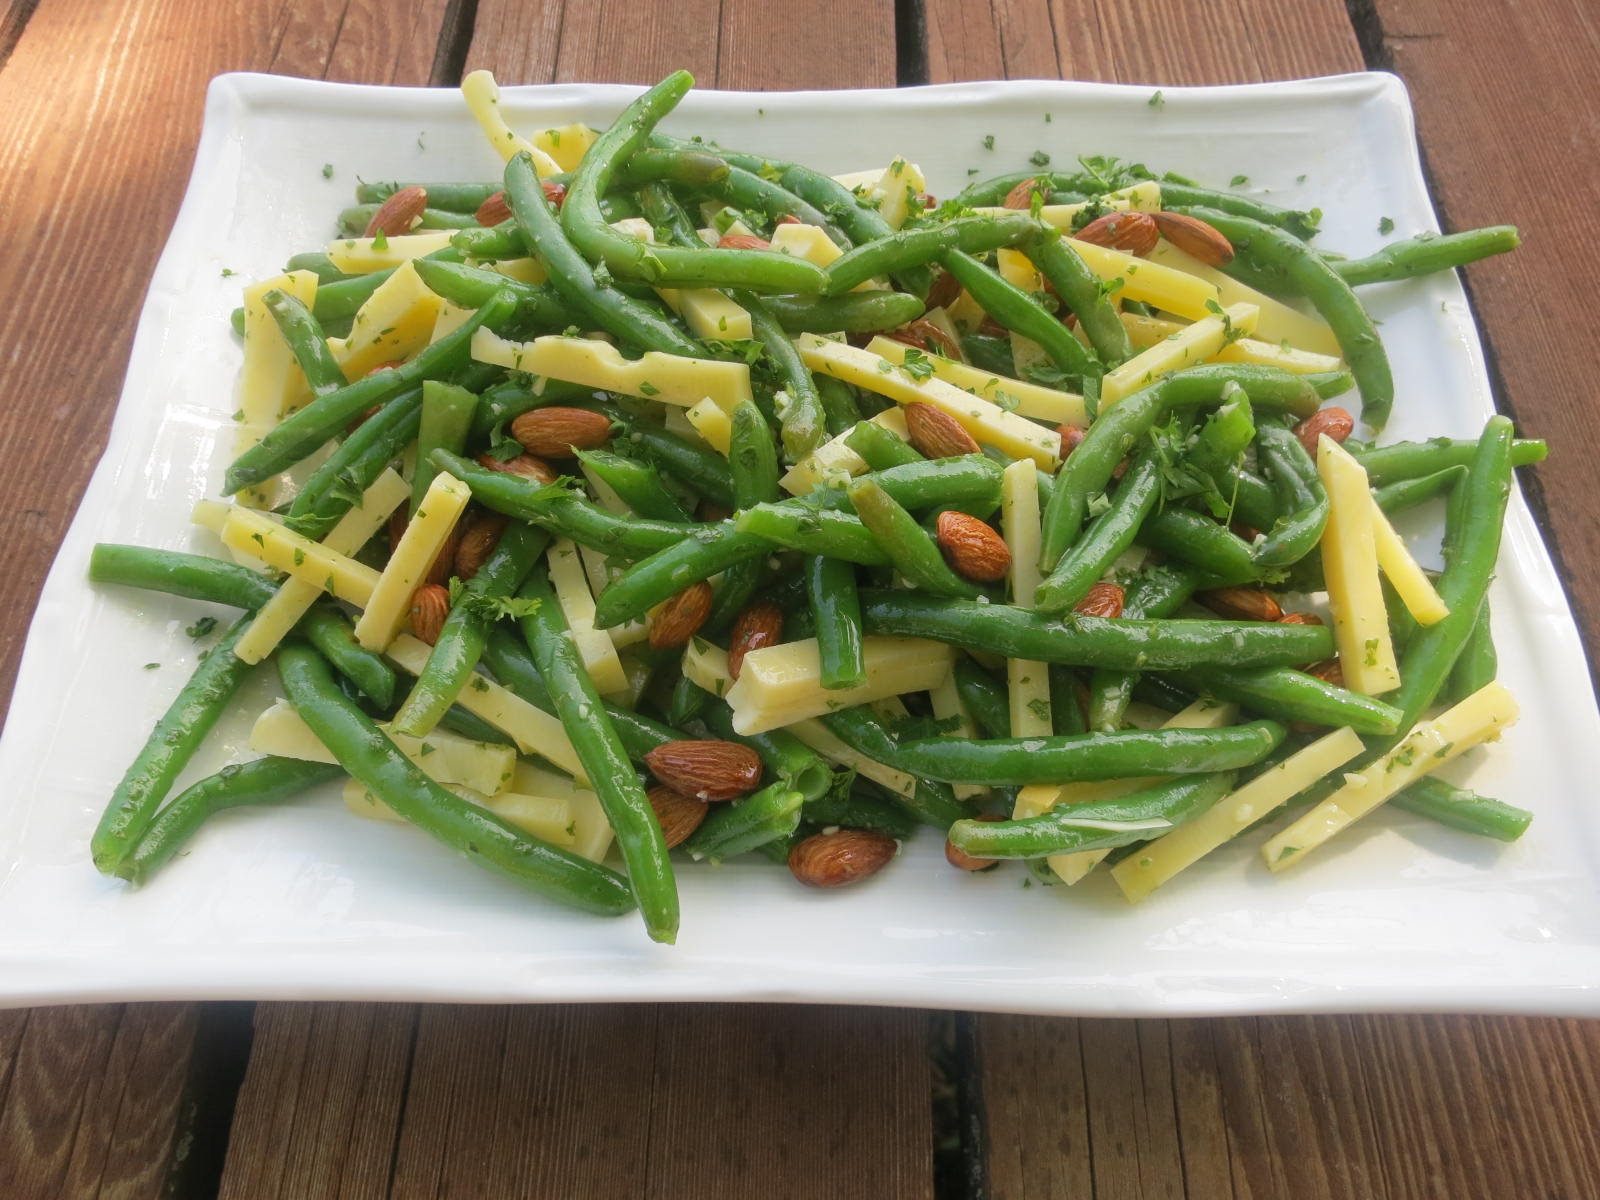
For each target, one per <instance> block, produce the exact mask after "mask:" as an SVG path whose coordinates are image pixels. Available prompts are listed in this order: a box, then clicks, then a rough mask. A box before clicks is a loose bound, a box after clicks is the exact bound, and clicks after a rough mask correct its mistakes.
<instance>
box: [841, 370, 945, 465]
mask: <svg viewBox="0 0 1600 1200" xmlns="http://www.w3.org/2000/svg"><path fill="white" fill-rule="evenodd" d="M830 378H831V377H830ZM844 444H845V445H847V446H849V447H850V449H852V450H854V451H855V452H856V453H857V454H859V455H860V456H861V458H862V459H863V461H865V462H866V464H867V469H868V470H871V471H884V470H887V469H888V468H890V467H899V466H904V465H905V464H906V463H914V462H923V461H925V460H924V458H923V456H922V455H921V454H919V453H917V451H916V450H915V449H913V448H912V446H911V443H909V442H907V441H906V440H905V439H904V438H901V437H896V436H895V435H894V434H892V433H890V432H889V431H888V430H887V429H885V428H884V427H883V426H882V425H879V424H877V423H876V422H873V421H858V422H857V423H856V425H855V427H854V428H853V429H851V430H850V432H849V433H847V434H845V439H844Z"/></svg>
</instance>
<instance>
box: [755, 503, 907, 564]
mask: <svg viewBox="0 0 1600 1200" xmlns="http://www.w3.org/2000/svg"><path fill="white" fill-rule="evenodd" d="M734 528H735V529H737V530H738V531H739V532H740V533H744V534H751V535H754V536H756V537H759V538H764V539H765V540H766V541H767V542H768V543H769V544H770V545H777V546H783V547H785V548H786V549H789V550H798V551H800V552H801V553H802V554H824V555H828V556H829V557H832V558H842V559H844V560H845V561H847V562H853V563H860V564H861V565H862V566H868V567H873V566H887V565H888V564H889V562H890V558H889V555H888V553H887V551H885V549H884V547H883V545H882V543H881V542H879V540H878V539H877V537H875V536H874V535H873V533H872V531H871V530H870V529H868V528H867V527H866V525H864V524H863V523H862V522H861V520H860V519H859V518H858V517H855V516H852V515H850V514H847V513H842V512H835V511H834V510H832V509H805V508H800V507H796V506H792V505H789V504H758V505H756V506H755V507H754V508H747V509H745V510H744V511H743V512H742V513H740V514H739V515H738V516H737V517H735V518H734Z"/></svg>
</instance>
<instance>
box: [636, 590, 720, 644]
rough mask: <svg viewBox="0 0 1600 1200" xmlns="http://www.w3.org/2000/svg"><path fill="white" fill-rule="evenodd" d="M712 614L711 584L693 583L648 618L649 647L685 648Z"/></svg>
mask: <svg viewBox="0 0 1600 1200" xmlns="http://www.w3.org/2000/svg"><path fill="white" fill-rule="evenodd" d="M710 615H711V585H710V584H709V583H707V582H706V581H705V580H703V579H702V580H701V581H700V582H698V583H692V584H690V585H689V586H688V587H686V588H684V589H683V591H681V592H679V593H678V594H677V595H676V596H673V597H672V598H671V599H670V600H667V601H666V602H665V603H663V604H662V605H661V607H660V608H658V609H656V611H655V614H654V615H653V616H652V617H651V618H650V648H651V649H653V650H675V649H677V648H678V647H679V646H683V645H687V644H688V641H689V639H690V638H692V637H693V636H694V635H695V634H697V633H699V632H700V626H702V625H704V624H705V623H706V618H707V617H709V616H710Z"/></svg>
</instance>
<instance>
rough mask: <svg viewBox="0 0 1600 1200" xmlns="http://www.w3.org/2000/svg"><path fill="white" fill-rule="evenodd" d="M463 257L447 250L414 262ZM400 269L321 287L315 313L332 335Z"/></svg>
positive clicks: (445, 260) (359, 276)
mask: <svg viewBox="0 0 1600 1200" xmlns="http://www.w3.org/2000/svg"><path fill="white" fill-rule="evenodd" d="M461 258H462V255H461V251H459V250H457V249H455V248H454V247H446V248H445V249H443V250H435V251H434V252H433V253H432V254H424V255H423V256H422V257H421V258H417V259H413V260H412V265H413V266H415V265H416V264H417V263H419V262H423V261H431V262H460V261H461ZM397 270H399V268H398V267H389V268H387V269H386V270H383V271H372V272H369V273H368V274H366V275H353V276H351V277H350V278H349V279H341V280H338V281H336V282H334V283H325V284H322V285H320V286H319V287H318V288H317V298H316V299H315V300H314V301H313V302H312V304H311V312H312V314H313V315H314V316H315V317H316V318H317V320H319V321H321V322H322V325H323V328H325V329H328V330H329V331H330V332H331V330H332V327H333V325H334V324H335V323H336V322H339V321H347V320H349V319H350V318H351V317H353V316H355V315H356V313H357V312H358V311H359V310H360V308H361V306H362V305H363V304H365V303H366V302H367V300H368V299H369V298H370V297H371V295H372V293H373V292H375V291H377V290H378V289H379V288H380V287H382V286H383V285H384V284H385V283H387V282H388V280H389V277H390V276H391V275H393V274H394V273H395V271H397Z"/></svg>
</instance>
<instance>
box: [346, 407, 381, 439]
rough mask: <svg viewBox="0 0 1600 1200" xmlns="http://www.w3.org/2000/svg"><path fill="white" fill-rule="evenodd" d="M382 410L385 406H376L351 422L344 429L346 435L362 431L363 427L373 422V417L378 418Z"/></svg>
mask: <svg viewBox="0 0 1600 1200" xmlns="http://www.w3.org/2000/svg"><path fill="white" fill-rule="evenodd" d="M382 409H383V405H381V404H374V405H373V406H372V407H371V408H369V409H367V411H366V412H364V413H362V414H361V415H360V416H359V417H357V418H356V419H355V420H353V421H351V422H350V424H348V425H346V426H345V427H344V431H345V433H347V434H349V433H354V432H355V431H356V430H358V429H360V428H361V427H362V426H363V425H365V424H366V423H367V422H368V421H370V420H372V418H373V417H375V416H377V415H378V413H379V412H380V411H381V410H382Z"/></svg>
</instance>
